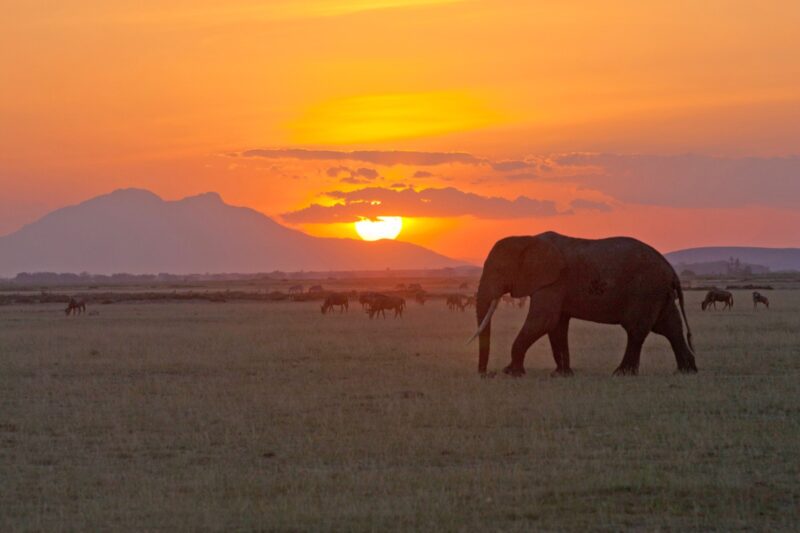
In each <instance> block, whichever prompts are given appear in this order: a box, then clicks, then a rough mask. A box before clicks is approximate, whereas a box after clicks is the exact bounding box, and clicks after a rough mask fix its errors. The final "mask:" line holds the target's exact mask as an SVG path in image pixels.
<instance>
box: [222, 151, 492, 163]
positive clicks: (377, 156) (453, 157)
mask: <svg viewBox="0 0 800 533" xmlns="http://www.w3.org/2000/svg"><path fill="white" fill-rule="evenodd" d="M229 155H230V154H229ZM239 155H241V156H242V157H259V158H264V159H298V160H301V161H359V162H362V163H372V164H374V165H383V166H394V165H411V166H420V167H425V166H435V165H444V164H448V163H460V164H464V165H480V164H483V163H484V162H485V160H483V159H480V158H477V157H475V156H474V155H471V154H467V153H461V152H406V151H380V150H358V151H353V152H346V151H339V150H306V149H303V148H287V149H275V150H271V149H256V150H245V151H244V152H241V153H240V154H239Z"/></svg>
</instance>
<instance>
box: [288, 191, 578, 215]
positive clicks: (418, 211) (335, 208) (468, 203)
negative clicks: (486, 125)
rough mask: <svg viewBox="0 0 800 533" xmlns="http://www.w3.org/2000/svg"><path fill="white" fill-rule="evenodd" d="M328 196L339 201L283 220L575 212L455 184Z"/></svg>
mask: <svg viewBox="0 0 800 533" xmlns="http://www.w3.org/2000/svg"><path fill="white" fill-rule="evenodd" d="M325 196H327V197H329V198H332V199H335V200H338V201H339V203H337V204H334V205H331V206H323V205H320V204H312V205H310V206H308V207H305V208H303V209H300V210H298V211H293V212H290V213H285V214H283V215H282V217H283V219H284V220H286V221H287V222H290V223H295V224H297V223H330V222H355V221H357V220H360V219H361V218H375V217H377V216H381V215H383V216H409V217H458V216H467V215H468V216H474V217H476V218H482V219H494V220H502V219H515V218H533V217H551V216H556V215H565V214H571V211H566V212H562V211H559V210H558V209H557V208H556V205H555V203H554V202H552V201H549V200H537V199H534V198H528V197H527V196H519V197H517V198H515V199H514V200H509V199H506V198H500V197H490V196H481V195H478V194H474V193H468V192H464V191H461V190H458V189H456V188H453V187H447V188H441V189H437V188H429V189H422V190H420V191H416V190H414V189H411V188H408V189H403V190H392V189H387V188H383V187H366V188H362V189H358V190H355V191H349V192H345V191H330V192H328V193H326V194H325Z"/></svg>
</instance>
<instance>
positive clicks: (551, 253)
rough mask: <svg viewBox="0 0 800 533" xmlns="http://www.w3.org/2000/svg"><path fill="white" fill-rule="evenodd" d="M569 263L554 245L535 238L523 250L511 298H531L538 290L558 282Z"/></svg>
mask: <svg viewBox="0 0 800 533" xmlns="http://www.w3.org/2000/svg"><path fill="white" fill-rule="evenodd" d="M566 268H567V262H566V260H565V259H564V256H563V254H562V253H561V251H560V250H559V249H558V248H556V247H555V245H553V244H552V243H549V242H547V241H545V240H542V239H537V238H534V239H532V240H531V242H530V243H529V244H528V245H527V246H525V247H524V248H523V249H522V253H521V254H520V258H519V271H518V272H517V276H516V278H515V283H514V285H513V286H512V287H511V296H513V297H515V298H520V297H523V296H530V295H531V294H533V293H534V292H536V291H537V290H539V289H541V288H542V287H546V286H548V285H552V284H553V283H555V282H556V281H558V280H559V279H560V278H561V276H562V274H563V272H564V270H566Z"/></svg>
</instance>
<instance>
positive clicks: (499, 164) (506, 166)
mask: <svg viewBox="0 0 800 533" xmlns="http://www.w3.org/2000/svg"><path fill="white" fill-rule="evenodd" d="M489 164H490V165H491V167H492V168H493V169H494V170H497V171H498V172H512V171H514V170H523V169H526V168H536V163H532V162H528V161H496V162H492V163H489Z"/></svg>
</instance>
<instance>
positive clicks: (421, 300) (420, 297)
mask: <svg viewBox="0 0 800 533" xmlns="http://www.w3.org/2000/svg"><path fill="white" fill-rule="evenodd" d="M427 300H428V294H427V293H426V292H425V291H417V292H416V293H415V294H414V301H415V302H417V303H418V304H419V305H425V302H426V301H427Z"/></svg>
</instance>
